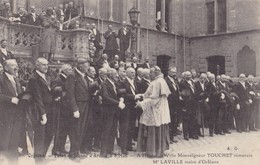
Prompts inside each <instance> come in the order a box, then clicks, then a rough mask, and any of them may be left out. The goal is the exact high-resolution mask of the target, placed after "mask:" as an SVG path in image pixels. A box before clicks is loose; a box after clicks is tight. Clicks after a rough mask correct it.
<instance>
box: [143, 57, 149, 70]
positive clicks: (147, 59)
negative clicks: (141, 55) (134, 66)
mask: <svg viewBox="0 0 260 165" xmlns="http://www.w3.org/2000/svg"><path fill="white" fill-rule="evenodd" d="M142 67H143V68H148V69H150V64H149V58H148V57H146V58H145V59H144V63H143V64H142Z"/></svg>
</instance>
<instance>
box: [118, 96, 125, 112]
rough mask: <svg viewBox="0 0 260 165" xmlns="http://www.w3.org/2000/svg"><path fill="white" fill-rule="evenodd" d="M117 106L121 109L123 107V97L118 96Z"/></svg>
mask: <svg viewBox="0 0 260 165" xmlns="http://www.w3.org/2000/svg"><path fill="white" fill-rule="evenodd" d="M118 107H119V108H120V109H122V110H123V109H124V108H125V103H124V98H122V97H120V99H119V104H118Z"/></svg>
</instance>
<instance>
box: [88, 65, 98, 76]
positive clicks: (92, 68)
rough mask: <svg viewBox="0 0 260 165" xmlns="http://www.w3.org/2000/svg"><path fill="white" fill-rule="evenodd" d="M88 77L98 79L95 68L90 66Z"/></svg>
mask: <svg viewBox="0 0 260 165" xmlns="http://www.w3.org/2000/svg"><path fill="white" fill-rule="evenodd" d="M87 75H88V76H89V77H91V78H95V77H96V69H95V68H94V67H93V66H90V67H89V68H88V72H87Z"/></svg>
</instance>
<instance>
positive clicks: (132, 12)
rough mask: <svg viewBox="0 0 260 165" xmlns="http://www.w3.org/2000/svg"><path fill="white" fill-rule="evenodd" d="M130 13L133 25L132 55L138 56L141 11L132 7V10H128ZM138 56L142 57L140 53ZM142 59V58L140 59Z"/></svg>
mask: <svg viewBox="0 0 260 165" xmlns="http://www.w3.org/2000/svg"><path fill="white" fill-rule="evenodd" d="M128 14H129V18H130V22H131V24H132V25H133V26H132V31H131V54H132V57H133V56H135V57H136V56H137V55H138V53H137V39H138V37H137V33H138V27H139V26H140V24H139V23H138V16H139V14H140V11H139V10H138V9H137V8H136V7H133V8H132V9H130V11H129V12H128ZM137 58H139V59H140V58H141V56H140V55H138V57H137ZM140 60H141V59H140Z"/></svg>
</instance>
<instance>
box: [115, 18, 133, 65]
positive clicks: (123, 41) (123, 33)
mask: <svg viewBox="0 0 260 165" xmlns="http://www.w3.org/2000/svg"><path fill="white" fill-rule="evenodd" d="M130 37H131V31H130V29H128V28H127V24H126V22H123V27H122V28H121V29H119V30H118V38H119V45H120V60H122V61H125V59H126V57H125V52H126V51H127V49H128V48H129V45H130V44H129V43H130Z"/></svg>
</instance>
